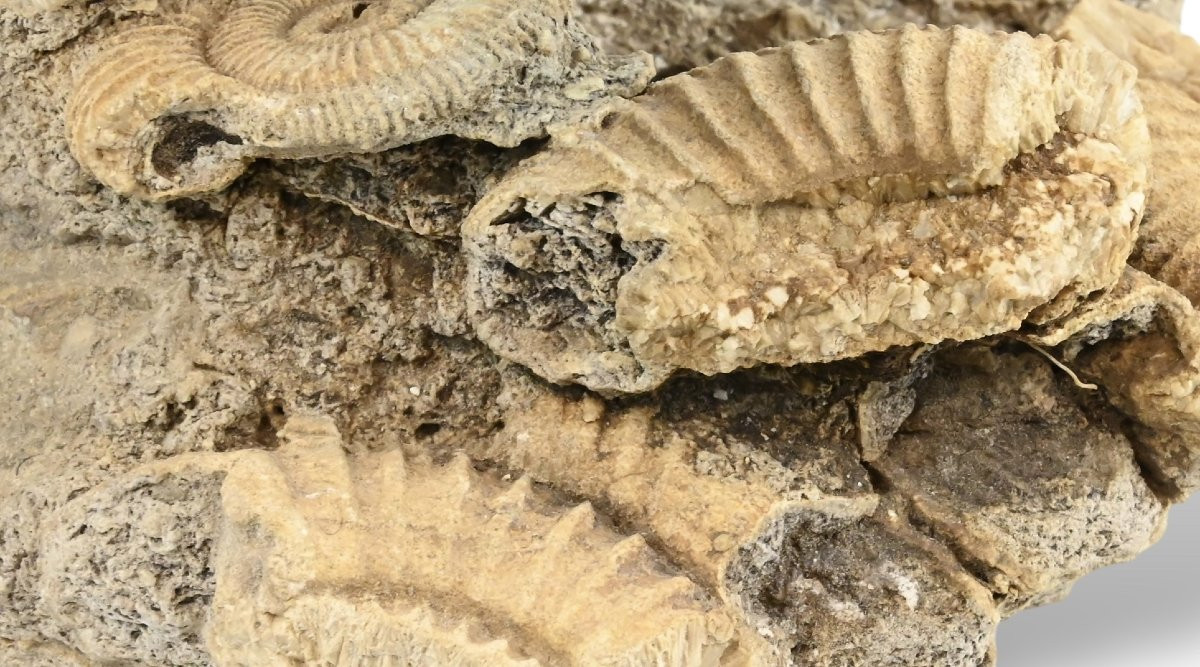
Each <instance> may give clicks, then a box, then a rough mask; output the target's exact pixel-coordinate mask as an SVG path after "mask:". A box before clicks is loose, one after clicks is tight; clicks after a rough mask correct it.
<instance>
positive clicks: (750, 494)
mask: <svg viewBox="0 0 1200 667" xmlns="http://www.w3.org/2000/svg"><path fill="white" fill-rule="evenodd" d="M743 380H744V378H743ZM683 384H684V386H672V387H671V388H670V389H668V390H666V391H667V392H668V393H671V394H673V395H674V396H676V399H675V400H673V401H670V402H667V401H663V402H658V401H655V400H653V399H650V400H647V401H645V402H643V403H640V404H637V405H633V406H630V407H628V408H627V409H622V408H619V407H616V406H614V405H612V404H611V403H609V404H608V405H607V406H606V404H605V403H604V402H603V401H601V400H600V399H598V398H597V397H596V396H594V395H590V394H584V395H583V396H582V397H580V398H572V397H570V396H569V395H564V394H563V393H562V392H550V391H547V390H546V389H545V386H544V384H543V383H537V382H534V381H532V379H531V378H528V377H527V375H525V374H522V376H521V377H520V378H514V379H513V383H512V384H510V385H509V386H508V387H507V389H506V392H505V394H506V395H505V397H504V398H502V399H501V405H502V407H503V409H504V412H505V415H506V417H505V422H504V427H503V428H502V430H501V431H500V432H499V433H497V435H496V438H495V439H492V440H490V441H489V440H487V439H480V440H479V441H476V442H472V443H469V444H468V453H469V455H470V456H471V457H472V458H473V459H475V460H484V461H492V462H495V463H497V464H498V465H500V466H501V467H502V468H515V467H519V468H521V469H523V470H525V471H526V474H528V475H530V476H531V477H533V478H534V479H535V480H537V481H541V482H544V483H546V484H549V485H550V486H552V487H553V488H557V489H560V490H563V491H565V492H567V493H569V494H571V495H573V496H578V497H583V498H588V499H591V500H592V501H593V502H596V503H597V504H602V505H603V506H604V507H606V508H609V510H610V511H611V512H612V513H613V514H614V516H616V517H617V518H618V519H619V520H620V521H621V524H622V525H628V526H632V527H634V528H635V529H638V530H642V531H644V532H645V533H646V534H647V535H653V536H654V541H655V544H656V545H657V546H659V547H660V548H661V549H662V550H663V551H664V552H665V553H666V554H668V555H669V556H670V557H671V558H672V560H673V561H674V562H677V563H679V564H680V565H681V566H683V567H684V568H685V569H687V570H688V571H690V572H691V573H693V576H694V577H695V578H696V579H697V580H699V581H701V582H703V583H705V584H706V585H707V586H708V587H710V588H711V589H713V590H716V591H718V592H719V593H720V595H721V597H722V598H723V599H724V601H725V602H726V604H727V605H729V607H730V608H731V609H734V610H737V612H738V613H739V614H740V615H742V616H744V617H745V618H747V620H748V621H749V623H750V624H751V625H752V626H753V627H756V628H759V629H761V630H762V636H763V637H764V639H765V641H766V643H767V644H768V645H769V646H770V647H772V648H773V649H774V655H775V656H777V657H778V659H777V660H768V662H769V663H771V664H793V662H795V655H796V654H795V653H793V649H795V648H796V647H797V646H802V645H805V644H808V643H809V642H810V641H811V642H813V643H814V646H819V647H820V649H819V650H821V651H823V652H824V654H823V655H822V656H821V661H820V662H821V664H831V665H832V664H838V665H840V664H863V665H875V664H887V661H889V660H894V661H895V664H925V663H924V662H923V661H921V660H913V661H912V662H908V661H906V660H905V657H906V656H913V655H914V652H915V653H919V652H920V651H921V650H922V648H923V647H924V646H925V642H924V641H921V640H916V641H914V638H915V637H919V636H922V634H923V633H922V632H916V633H914V634H908V633H906V632H896V633H894V634H890V635H889V638H888V639H887V640H884V641H880V642H879V643H878V644H874V645H872V646H870V647H866V646H858V647H857V649H853V648H849V647H847V650H846V653H855V654H856V656H857V657H858V660H850V659H847V658H845V657H844V654H843V653H842V651H841V650H839V649H832V654H833V655H831V648H830V647H831V646H833V645H838V644H840V643H842V642H838V641H836V640H834V641H831V642H830V643H829V644H825V643H824V642H823V641H821V640H818V639H815V637H819V636H830V637H833V636H840V637H845V636H855V635H856V633H860V632H861V633H863V634H864V635H867V634H869V635H870V636H873V637H878V636H881V635H883V634H888V633H882V632H875V631H874V628H875V625H874V624H876V623H879V622H881V621H882V617H883V616H889V615H888V614H882V615H880V616H876V615H875V614H873V613H872V612H870V611H867V612H866V614H865V616H864V615H862V614H859V615H854V616H852V617H845V616H840V615H839V610H838V609H826V608H825V607H824V603H823V602H821V601H819V600H816V599H812V600H810V602H811V604H807V603H806V602H801V601H800V600H808V598H805V597H804V594H803V593H802V592H801V591H800V590H797V588H794V587H800V589H803V582H812V581H817V580H822V579H823V575H821V574H820V570H821V567H819V566H816V565H815V561H816V560H823V559H826V558H828V559H829V560H831V561H836V562H840V563H841V564H842V566H844V565H845V564H846V562H847V561H846V560H839V559H842V558H844V556H845V554H844V553H843V552H842V549H843V548H845V547H846V546H847V545H848V544H852V543H854V542H856V541H858V540H859V539H860V538H862V537H863V532H862V531H868V532H869V531H870V530H872V529H871V528H870V527H869V524H873V523H874V522H873V521H872V520H871V517H872V516H873V515H874V514H876V513H879V514H884V515H886V514H888V512H887V509H885V508H882V507H881V506H880V502H881V498H880V496H879V495H877V494H876V493H875V492H874V491H875V489H872V487H871V484H870V481H869V480H868V478H867V476H866V471H865V470H864V468H863V467H862V466H861V465H860V463H859V461H858V459H857V456H856V454H857V452H856V450H855V449H854V447H853V444H852V443H850V442H848V441H846V440H842V439H840V438H839V437H838V436H837V435H836V434H837V433H838V431H839V429H838V427H837V426H835V425H833V423H835V422H833V420H827V419H826V418H825V417H820V416H817V415H821V414H822V413H823V412H824V409H823V408H814V404H820V403H821V399H816V398H811V397H810V398H809V399H805V398H802V397H801V396H802V395H803V393H804V390H803V389H801V388H800V385H801V384H802V383H801V382H797V383H795V384H789V383H788V382H787V381H786V380H785V381H783V382H779V383H775V382H764V383H763V384H762V385H760V386H758V385H756V386H754V388H751V387H750V386H748V385H747V384H746V383H745V382H744V381H743V382H738V381H736V380H735V381H731V382H730V384H729V385H728V386H729V387H730V393H734V392H736V393H737V394H738V396H737V397H736V399H735V398H733V397H727V400H728V401H730V403H729V404H724V403H723V401H721V399H717V398H714V397H713V396H712V395H711V394H710V395H708V396H707V397H705V396H703V395H701V396H696V395H695V394H694V393H693V391H694V390H697V389H700V388H704V389H708V390H709V392H711V390H712V387H713V386H722V385H712V384H707V385H705V384H699V385H695V384H691V383H687V382H684V383H683ZM735 387H736V389H735ZM706 393H707V392H706ZM784 396H786V398H783V397H784ZM706 398H707V401H706V400H705V399H706ZM734 402H736V403H738V404H739V405H742V406H744V405H746V404H747V403H754V402H762V403H766V404H767V405H769V406H770V407H769V408H766V409H765V410H764V412H770V413H771V414H773V415H778V421H772V422H769V423H774V424H777V426H778V428H777V429H776V428H770V429H769V430H768V428H767V424H765V423H763V422H762V421H758V420H756V419H755V418H754V417H752V416H751V415H748V414H746V413H744V412H741V410H740V409H739V408H736V407H730V411H729V412H726V411H725V410H724V409H722V407H718V406H719V405H731V404H732V403H734ZM833 403H834V405H833V406H832V407H833V409H834V410H836V409H837V406H836V403H837V402H836V401H834V402H833ZM787 408H792V409H794V410H795V412H792V413H789V412H787V411H786V409H787ZM739 433H742V434H745V436H746V439H747V440H753V442H747V443H745V444H742V443H741V438H740V437H739ZM775 443H778V444H779V447H780V449H776V450H774V451H780V450H787V454H784V455H782V456H779V457H776V456H774V455H773V454H772V453H770V452H771V450H772V449H773V448H774V444H775ZM755 445H758V446H759V447H761V448H756V447H755ZM891 516H892V517H893V518H894V517H895V516H896V514H895V512H892V513H891ZM885 523H890V525H887V526H884V527H883V529H884V532H885V533H886V536H883V535H878V536H877V537H878V538H880V541H881V542H884V543H888V544H897V543H901V542H905V541H907V540H908V539H909V538H908V537H905V536H904V533H905V532H906V531H910V530H911V529H909V528H908V527H907V526H906V525H905V524H903V522H898V521H895V520H893V521H890V522H887V521H885ZM892 531H894V532H892ZM809 538H811V540H810V539H809ZM798 540H803V541H804V542H805V544H804V545H803V546H801V547H799V549H800V552H799V553H800V554H803V555H802V556H799V557H798V558H796V559H795V561H793V559H792V558H791V557H790V556H785V554H787V553H790V552H791V550H792V549H793V548H795V547H794V544H795V542H796V541H798ZM917 551H921V549H917ZM909 555H910V556H912V557H913V559H914V562H912V564H911V567H912V570H911V571H910V573H911V574H912V575H913V576H914V577H916V578H918V579H925V578H926V577H927V576H928V577H931V578H933V579H941V577H942V575H935V574H933V572H934V571H937V570H940V569H941V567H942V566H941V565H940V564H939V563H938V562H937V561H938V560H940V559H939V558H937V557H934V558H930V557H929V555H924V556H920V555H918V554H909ZM867 560H868V561H869V562H871V563H872V564H874V563H876V562H877V561H876V560H875V559H874V558H868V559H867ZM790 562H795V567H796V568H797V569H798V570H799V572H796V573H792V574H786V573H778V572H776V569H777V568H781V567H783V568H787V567H789V566H788V565H787V564H786V563H790ZM951 569H956V568H951ZM863 575H864V576H865V577H868V578H869V577H871V576H875V575H871V574H867V573H863ZM856 576H857V573H855V575H847V574H846V571H845V570H844V569H842V570H838V572H837V574H833V575H832V576H831V579H826V580H824V581H825V583H826V584H827V585H829V586H830V587H833V588H836V587H838V584H837V583H835V581H837V580H840V581H847V580H848V581H854V582H856V584H855V586H853V587H852V588H853V590H845V591H843V592H841V593H838V594H833V597H835V598H837V599H839V600H840V601H842V603H843V605H844V607H843V608H845V607H854V608H858V607H857V605H861V608H862V609H864V610H867V609H877V607H876V606H875V605H876V604H877V603H878V602H879V600H877V599H876V597H875V596H876V595H879V596H881V597H889V598H890V600H891V601H893V602H894V601H895V599H896V598H895V597H894V596H891V594H890V593H885V592H884V589H883V588H880V589H879V591H878V593H877V592H876V591H875V590H874V589H873V590H867V589H866V588H865V587H863V586H862V585H861V583H858V579H856V578H855V577H856ZM771 582H776V583H775V584H772V583H771ZM796 582H800V583H796ZM774 586H778V587H780V588H787V590H788V591H789V592H788V593H787V594H784V593H782V592H777V593H769V592H768V591H767V590H766V589H768V588H770V589H771V590H774ZM922 588H923V590H925V591H927V593H928V594H929V595H932V596H945V599H944V603H945V604H946V605H949V606H956V605H962V614H961V615H959V616H955V617H954V618H947V617H946V616H944V615H943V616H941V617H938V618H934V617H932V616H931V615H927V610H928V609H929V608H937V609H943V608H944V607H942V606H941V605H940V604H938V605H930V607H922V608H921V609H920V610H914V609H911V608H908V609H907V612H906V614H907V615H906V616H904V621H903V622H904V623H906V624H907V623H912V624H913V626H914V627H917V626H923V625H925V626H926V627H927V628H928V629H927V630H926V632H930V631H932V632H937V633H944V634H945V635H947V636H953V637H955V638H956V640H957V639H962V640H964V642H963V646H962V653H961V655H956V657H961V658H962V660H961V661H959V660H950V659H947V664H964V665H965V664H980V662H981V661H982V657H983V655H982V653H983V651H986V644H987V643H988V640H987V637H989V636H990V634H991V632H992V627H993V625H992V624H993V623H994V622H995V621H997V620H998V619H995V618H993V616H994V614H995V611H994V607H993V604H992V601H991V594H990V592H985V590H984V589H983V587H982V586H980V584H979V582H978V581H975V580H974V579H972V578H971V577H969V576H960V574H954V573H947V575H946V578H945V579H944V580H942V581H939V582H937V583H930V584H929V587H928V588H924V587H922ZM770 595H775V596H777V597H776V598H775V602H776V606H774V607H772V608H770V609H767V608H764V604H765V601H764V598H766V597H768V596H770ZM815 597H817V596H814V598H815ZM791 604H795V605H796V607H797V610H796V611H795V612H794V614H793V612H790V611H783V607H784V606H787V605H791ZM797 623H798V624H802V625H803V626H804V627H803V628H802V629H798V628H797V627H795V625H796V624H797ZM930 626H932V627H930ZM968 638H971V639H968ZM981 647H982V648H981ZM757 653H758V654H761V653H762V652H761V651H758V652H757ZM768 655H770V654H768ZM789 657H791V658H792V660H790V661H789V660H788V658H789ZM814 657H815V656H814ZM817 662H819V661H817V660H815V659H814V660H811V661H810V660H799V661H798V662H796V664H810V663H817Z"/></svg>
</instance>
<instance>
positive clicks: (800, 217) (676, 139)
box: [463, 28, 1147, 393]
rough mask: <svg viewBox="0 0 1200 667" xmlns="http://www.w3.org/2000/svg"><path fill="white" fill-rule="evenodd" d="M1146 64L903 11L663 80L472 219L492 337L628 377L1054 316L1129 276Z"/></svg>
mask: <svg viewBox="0 0 1200 667" xmlns="http://www.w3.org/2000/svg"><path fill="white" fill-rule="evenodd" d="M897 63H899V66H897ZM943 68H944V69H943ZM1132 76H1133V74H1132V71H1131V70H1129V69H1128V68H1127V67H1126V66H1125V65H1123V64H1121V63H1119V62H1118V61H1116V60H1115V59H1113V58H1111V57H1109V56H1106V55H1101V54H1100V53H1099V52H1092V51H1086V50H1079V49H1076V48H1075V47H1073V46H1071V45H1069V44H1065V43H1059V42H1054V41H1052V40H1049V39H1046V38H1042V39H1036V40H1035V39H1032V38H1030V37H1028V36H1023V35H1012V36H1001V35H987V34H984V33H979V32H974V31H970V30H965V29H955V30H950V31H941V30H935V29H926V30H919V29H915V28H908V29H905V30H902V31H896V32H888V33H881V34H873V33H849V34H847V35H844V36H840V37H837V38H834V39H831V40H829V41H823V42H814V43H812V44H796V45H791V46H788V47H785V48H783V49H780V50H775V51H765V52H762V53H760V54H756V55H750V54H740V55H737V56H730V57H729V58H726V59H724V60H721V61H718V62H717V63H715V64H713V65H712V66H709V67H705V68H702V69H699V70H695V71H693V72H689V73H687V74H683V75H679V76H676V77H672V78H670V79H667V80H665V81H663V82H661V83H658V84H656V85H655V86H653V87H652V89H651V90H650V92H648V93H647V94H646V95H644V96H642V97H639V98H637V99H636V100H635V101H632V102H629V103H627V104H625V105H623V106H622V107H621V108H620V109H619V110H617V111H616V112H614V114H613V115H611V116H610V117H608V118H607V119H606V120H605V128H604V129H602V130H599V131H597V132H587V131H585V132H582V133H581V134H580V135H579V136H570V137H560V138H559V139H557V140H556V142H555V145H554V146H553V147H551V148H550V149H549V150H547V151H546V152H544V153H542V154H540V155H538V156H537V157H536V158H534V159H531V160H529V161H527V162H526V163H525V164H523V165H521V167H520V168H519V169H517V170H515V171H513V172H512V173H510V174H509V175H508V176H507V177H506V178H505V179H504V181H503V182H502V183H501V184H500V185H499V186H497V187H496V188H495V189H494V190H492V191H491V192H489V193H488V195H487V196H486V197H485V198H484V199H483V200H482V201H481V202H480V203H479V205H478V206H476V208H475V209H474V210H473V211H472V213H471V216H470V217H469V218H468V219H467V221H466V222H465V223H464V226H463V234H464V239H465V242H466V248H467V252H468V258H469V262H470V264H469V270H470V274H469V277H468V280H469V286H468V289H469V291H468V297H469V300H470V301H469V302H470V307H471V316H472V320H473V322H474V324H475V328H476V331H477V333H478V335H479V337H480V338H481V340H483V341H484V342H486V343H487V344H488V345H489V346H490V347H491V348H492V349H493V350H495V351H496V353H497V354H500V355H501V356H504V357H506V358H509V359H512V360H514V361H517V362H518V363H521V364H523V365H526V366H528V367H530V368H531V369H533V370H534V371H535V372H536V373H538V374H539V375H541V376H543V377H545V378H547V379H549V380H551V381H553V382H563V383H565V382H578V383H581V384H583V385H585V386H587V387H589V388H591V389H594V390H597V391H601V392H604V393H615V392H637V391H645V390H648V389H652V388H653V387H655V386H657V385H659V384H660V383H661V382H662V381H663V380H664V379H666V378H667V377H668V376H670V374H671V373H672V372H674V371H675V370H677V369H681V368H683V369H691V370H696V371H700V372H701V373H705V374H714V373H726V372H729V371H731V370H734V369H737V368H741V367H746V366H752V365H755V364H761V363H777V364H785V365H790V364H796V363H811V362H821V361H829V360H833V359H839V358H845V357H854V356H858V355H861V354H863V353H865V352H871V351H876V350H883V349H886V348H888V347H891V346H894V345H908V344H913V343H921V342H923V343H935V342H938V341H941V340H946V339H954V340H964V339H972V338H979V337H983V336H987V335H991V334H995V333H1000V332H1003V331H1008V330H1011V329H1015V328H1017V327H1018V326H1020V324H1021V322H1022V321H1023V320H1024V319H1026V318H1027V317H1029V316H1030V315H1031V313H1033V311H1034V310H1035V309H1037V308H1039V307H1041V306H1045V305H1046V304H1049V303H1051V302H1055V305H1053V306H1051V307H1050V308H1051V311H1048V312H1043V313H1042V314H1040V315H1039V316H1038V317H1048V316H1051V315H1052V314H1053V311H1057V312H1063V311H1064V309H1069V308H1070V306H1071V304H1072V303H1073V301H1074V300H1075V299H1077V298H1079V297H1081V296H1085V295H1087V294H1089V293H1090V292H1092V291H1095V290H1099V289H1104V288H1106V287H1108V286H1110V285H1111V284H1113V283H1114V282H1115V281H1116V280H1117V279H1118V278H1119V276H1120V272H1121V267H1122V266H1123V265H1124V261H1125V258H1126V256H1127V255H1128V254H1129V252H1130V249H1131V248H1132V244H1133V237H1134V234H1135V232H1136V229H1137V225H1138V222H1139V220H1140V218H1141V211H1142V205H1143V202H1144V193H1143V190H1144V184H1145V178H1146V174H1145V152H1146V143H1147V137H1146V127H1145V122H1144V120H1143V118H1142V116H1141V112H1140V105H1139V103H1138V100H1137V97H1136V95H1135V94H1134V93H1133V91H1132V88H1133V79H1132ZM1014 239H1022V243H1020V244H1017V243H1015V241H1014Z"/></svg>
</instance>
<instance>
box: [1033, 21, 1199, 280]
mask: <svg viewBox="0 0 1200 667" xmlns="http://www.w3.org/2000/svg"><path fill="white" fill-rule="evenodd" d="M1055 32H1056V34H1059V35H1061V36H1063V37H1067V38H1069V39H1073V40H1076V41H1080V42H1084V43H1088V44H1092V45H1094V46H1096V47H1098V48H1105V49H1109V50H1111V51H1112V52H1113V53H1115V54H1117V55H1118V56H1120V57H1121V58H1124V59H1125V60H1127V61H1129V62H1130V63H1132V64H1134V65H1135V66H1137V68H1138V77H1139V80H1138V94H1139V95H1140V97H1141V98H1142V102H1143V104H1144V106H1145V109H1146V120H1147V123H1148V124H1149V126H1150V135H1151V138H1152V140H1153V155H1152V159H1151V163H1152V169H1151V181H1150V187H1151V189H1152V190H1154V191H1155V192H1156V193H1157V194H1158V196H1156V197H1153V198H1152V201H1153V204H1152V205H1151V206H1149V208H1148V209H1147V214H1146V220H1145V226H1144V229H1143V231H1142V233H1141V235H1140V238H1139V240H1138V252H1137V255H1136V256H1135V258H1134V260H1133V262H1132V264H1133V265H1134V266H1136V267H1137V268H1139V269H1141V270H1143V271H1145V272H1147V273H1149V274H1150V275H1152V276H1154V277H1156V278H1158V279H1159V280H1162V281H1163V282H1165V283H1167V284H1168V285H1170V286H1172V287H1174V288H1175V289H1177V290H1179V291H1180V292H1182V293H1183V294H1184V295H1185V296H1187V297H1188V298H1189V299H1191V300H1192V303H1200V237H1198V236H1197V235H1196V233H1195V224H1194V221H1195V220H1196V216H1197V215H1200V193H1198V192H1197V191H1196V188H1195V182H1196V177H1197V176H1200V168H1198V166H1197V163H1196V159H1195V156H1196V155H1197V151H1200V128H1198V127H1197V125H1196V122H1195V118H1196V114H1197V113H1200V44H1197V43H1196V42H1195V41H1194V40H1193V39H1191V38H1190V37H1186V36H1184V35H1181V34H1179V33H1178V32H1177V31H1176V30H1175V29H1174V27H1173V26H1171V25H1170V24H1169V23H1167V22H1165V21H1163V20H1161V19H1159V18H1157V17H1155V16H1151V15H1148V14H1146V13H1144V12H1138V11H1136V10H1133V9H1130V8H1128V7H1126V6H1124V5H1122V4H1120V3H1119V2H1116V1H1115V0H1083V2H1080V3H1079V4H1078V5H1077V6H1076V7H1075V9H1074V10H1072V11H1071V13H1069V14H1068V15H1067V16H1066V17H1064V19H1063V21H1062V23H1061V24H1060V25H1059V26H1057V27H1056V28H1055Z"/></svg>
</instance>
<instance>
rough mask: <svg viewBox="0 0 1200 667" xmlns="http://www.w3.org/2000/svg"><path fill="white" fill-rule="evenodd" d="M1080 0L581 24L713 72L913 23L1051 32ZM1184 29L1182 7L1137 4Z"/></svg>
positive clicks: (622, 7)
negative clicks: (749, 58) (792, 48)
mask: <svg viewBox="0 0 1200 667" xmlns="http://www.w3.org/2000/svg"><path fill="white" fill-rule="evenodd" d="M1075 2H1076V0H932V1H930V2H896V1H895V0H821V1H820V2H814V1H813V0H580V2H579V5H580V10H581V12H580V21H581V22H582V23H583V24H584V26H585V27H586V28H587V30H588V32H590V33H591V34H593V35H596V38H597V40H598V41H599V42H600V44H601V45H602V46H603V47H604V51H606V52H608V53H629V52H632V51H646V52H648V53H650V54H652V55H653V56H654V58H655V61H656V63H657V64H658V66H659V69H660V71H663V70H665V71H669V72H678V71H682V70H685V69H690V68H692V67H699V66H702V65H706V64H708V63H710V62H712V61H713V60H716V59H717V58H720V57H723V56H727V55H729V54H730V53H735V52H738V51H755V50H758V49H763V48H767V47H770V46H780V45H783V44H786V43H788V42H792V41H797V40H810V39H817V38H820V37H831V36H833V35H836V34H839V33H844V32H849V31H852V30H885V29H888V28H900V27H902V26H904V24H906V23H915V24H917V25H925V24H932V25H939V26H943V27H949V26H953V25H964V26H969V27H972V28H977V29H982V30H991V29H995V30H1003V31H1004V32H1014V31H1021V32H1028V33H1031V34H1038V33H1040V32H1045V29H1046V26H1048V25H1053V24H1054V23H1056V22H1057V20H1060V19H1061V18H1062V15H1063V14H1064V13H1066V12H1067V11H1068V10H1069V9H1070V8H1071V6H1073V5H1074V4H1075ZM1130 4H1132V5H1134V6H1137V7H1139V8H1141V9H1144V10H1146V11H1149V12H1152V13H1154V14H1156V15H1158V16H1161V17H1162V18H1164V19H1166V20H1168V21H1171V22H1173V23H1174V24H1175V25H1178V24H1179V17H1180V11H1181V9H1182V7H1183V0H1130Z"/></svg>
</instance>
